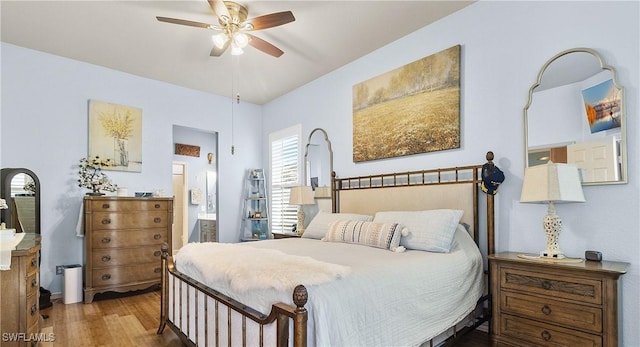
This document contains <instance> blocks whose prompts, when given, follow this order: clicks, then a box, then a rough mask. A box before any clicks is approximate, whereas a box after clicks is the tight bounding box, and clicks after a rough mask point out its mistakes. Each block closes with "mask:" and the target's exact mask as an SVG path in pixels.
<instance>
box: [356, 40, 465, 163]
mask: <svg viewBox="0 0 640 347" xmlns="http://www.w3.org/2000/svg"><path fill="white" fill-rule="evenodd" d="M453 148H460V45H457V46H454V47H451V48H449V49H446V50H444V51H442V52H439V53H436V54H433V55H430V56H428V57H425V58H422V59H420V60H418V61H415V62H412V63H410V64H407V65H405V66H402V67H400V68H398V69H395V70H392V71H389V72H387V73H385V74H382V75H380V76H376V77H374V78H372V79H370V80H367V81H364V82H362V83H359V84H356V85H354V86H353V161H354V162H363V161H369V160H376V159H383V158H393V157H399V156H406V155H412V154H418V153H427V152H434V151H442V150H447V149H453Z"/></svg>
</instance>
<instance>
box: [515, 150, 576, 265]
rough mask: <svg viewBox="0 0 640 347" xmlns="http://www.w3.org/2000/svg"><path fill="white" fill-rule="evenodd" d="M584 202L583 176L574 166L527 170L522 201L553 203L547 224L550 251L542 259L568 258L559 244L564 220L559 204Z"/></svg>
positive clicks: (542, 254)
mask: <svg viewBox="0 0 640 347" xmlns="http://www.w3.org/2000/svg"><path fill="white" fill-rule="evenodd" d="M584 201H585V199H584V194H583V192H582V183H581V181H580V175H579V173H578V168H577V167H575V166H574V165H570V164H560V163H552V162H549V163H547V164H544V165H537V166H530V167H527V168H525V172H524V180H523V184H522V194H521V196H520V202H533V203H548V204H549V212H548V214H547V215H546V216H545V217H544V221H543V226H544V230H545V233H546V236H547V248H546V250H544V251H542V252H540V256H539V258H546V259H564V258H565V255H564V254H563V253H562V251H561V250H560V245H559V238H560V232H561V231H562V220H561V219H560V217H558V215H556V209H555V204H556V203H567V202H584Z"/></svg>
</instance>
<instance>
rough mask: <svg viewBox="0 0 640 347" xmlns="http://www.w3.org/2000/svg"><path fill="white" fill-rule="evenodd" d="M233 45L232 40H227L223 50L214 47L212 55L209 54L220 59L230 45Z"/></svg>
mask: <svg viewBox="0 0 640 347" xmlns="http://www.w3.org/2000/svg"><path fill="white" fill-rule="evenodd" d="M230 43H231V40H227V42H225V44H224V46H222V48H218V46H216V45H214V46H213V48H212V49H211V53H210V54H209V55H210V56H212V57H219V56H221V55H222V53H224V52H225V51H226V50H227V48H229V44H230Z"/></svg>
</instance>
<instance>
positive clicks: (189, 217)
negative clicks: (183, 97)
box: [172, 125, 218, 252]
mask: <svg viewBox="0 0 640 347" xmlns="http://www.w3.org/2000/svg"><path fill="white" fill-rule="evenodd" d="M173 142H174V144H175V147H176V149H178V148H179V149H180V150H176V151H174V155H173V169H172V171H173V192H174V195H175V202H174V204H175V208H174V226H175V229H176V230H175V231H174V234H173V235H174V236H175V237H174V238H173V240H174V244H173V245H172V246H173V251H174V252H175V251H176V250H178V249H180V247H182V246H184V245H185V244H187V243H188V242H201V241H217V237H207V238H206V239H203V237H202V235H205V236H207V235H208V236H211V235H214V236H217V235H215V232H214V233H211V232H210V230H209V229H211V226H214V225H215V224H216V222H217V214H216V206H218V201H217V200H218V182H217V180H216V177H217V173H218V133H217V132H212V131H205V130H202V129H194V128H189V127H184V126H179V125H174V126H173ZM178 145H179V146H178ZM185 148H187V149H188V150H185ZM203 230H204V231H207V232H205V233H204V234H203ZM175 241H179V242H180V243H177V242H175Z"/></svg>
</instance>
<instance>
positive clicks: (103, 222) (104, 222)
mask: <svg viewBox="0 0 640 347" xmlns="http://www.w3.org/2000/svg"><path fill="white" fill-rule="evenodd" d="M102 224H111V219H109V218H105V219H103V220H102Z"/></svg>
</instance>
